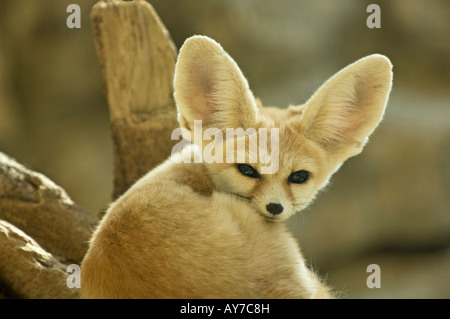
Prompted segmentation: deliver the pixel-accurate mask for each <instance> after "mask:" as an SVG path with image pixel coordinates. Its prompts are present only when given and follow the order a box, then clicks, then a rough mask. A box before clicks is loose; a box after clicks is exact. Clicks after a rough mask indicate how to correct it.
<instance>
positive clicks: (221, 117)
mask: <svg viewBox="0 0 450 319" xmlns="http://www.w3.org/2000/svg"><path fill="white" fill-rule="evenodd" d="M174 88H175V94H174V95H175V101H176V104H177V108H178V121H179V123H180V125H181V127H185V128H187V129H188V130H192V128H193V127H194V120H202V126H203V127H204V128H207V127H215V128H218V129H220V130H224V129H225V128H238V127H242V128H244V129H245V128H248V127H252V125H253V124H254V121H255V117H256V113H257V106H256V101H255V98H254V97H253V94H252V92H251V91H250V89H249V87H248V83H247V80H246V79H245V77H244V76H243V75H242V72H241V71H240V69H239V67H238V66H237V64H236V63H235V62H234V61H233V59H231V57H230V56H229V55H228V54H227V53H226V52H225V51H224V50H223V49H222V47H221V46H220V45H219V44H218V43H217V42H215V41H214V40H212V39H210V38H208V37H205V36H193V37H191V38H189V39H187V40H186V41H185V42H184V44H183V46H182V47H181V49H180V53H179V55H178V61H177V64H176V67H175V77H174Z"/></svg>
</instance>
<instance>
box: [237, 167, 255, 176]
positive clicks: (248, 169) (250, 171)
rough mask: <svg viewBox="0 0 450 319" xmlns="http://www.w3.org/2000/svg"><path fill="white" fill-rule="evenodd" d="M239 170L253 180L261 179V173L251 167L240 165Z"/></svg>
mask: <svg viewBox="0 0 450 319" xmlns="http://www.w3.org/2000/svg"><path fill="white" fill-rule="evenodd" d="M237 168H238V170H239V172H241V173H242V174H244V175H245V176H248V177H251V178H259V173H258V172H257V171H256V169H254V168H253V167H251V166H250V165H247V164H238V166H237Z"/></svg>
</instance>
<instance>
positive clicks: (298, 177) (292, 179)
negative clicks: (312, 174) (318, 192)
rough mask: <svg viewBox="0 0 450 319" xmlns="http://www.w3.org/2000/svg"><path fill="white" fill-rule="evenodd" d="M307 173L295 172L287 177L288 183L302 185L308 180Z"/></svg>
mask: <svg viewBox="0 0 450 319" xmlns="http://www.w3.org/2000/svg"><path fill="white" fill-rule="evenodd" d="M308 177H309V172H308V171H304V170H301V171H297V172H294V173H292V174H291V175H289V178H288V182H289V183H295V184H303V183H305V182H306V181H307V180H308Z"/></svg>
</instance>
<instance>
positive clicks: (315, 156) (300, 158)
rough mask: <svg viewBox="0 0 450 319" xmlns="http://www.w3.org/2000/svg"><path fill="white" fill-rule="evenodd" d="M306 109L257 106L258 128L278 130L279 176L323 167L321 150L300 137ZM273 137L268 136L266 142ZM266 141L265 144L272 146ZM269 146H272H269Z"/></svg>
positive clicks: (301, 107) (302, 107) (301, 106)
mask: <svg viewBox="0 0 450 319" xmlns="http://www.w3.org/2000/svg"><path fill="white" fill-rule="evenodd" d="M304 108H305V106H304V105H299V106H289V107H287V108H284V109H282V108H278V107H272V106H266V107H263V106H261V105H258V115H257V123H256V126H257V128H268V129H270V128H277V129H278V143H277V144H278V148H279V151H278V152H274V153H273V154H274V155H275V154H276V155H275V156H278V157H279V165H280V168H279V173H281V175H286V174H290V173H291V172H293V171H298V170H308V171H311V172H313V171H317V170H318V169H319V167H320V166H321V165H322V164H323V163H321V161H320V159H321V158H323V154H321V153H322V150H321V149H320V148H319V147H318V146H317V145H316V144H315V143H313V142H312V141H310V140H309V139H308V138H306V137H305V136H304V135H303V134H302V132H301V131H302V130H301V119H302V117H303V111H304ZM272 138H273V136H272V135H270V134H269V136H268V140H269V141H270V140H271V139H272ZM269 141H268V144H271V143H270V142H269ZM268 147H269V148H270V147H272V145H268Z"/></svg>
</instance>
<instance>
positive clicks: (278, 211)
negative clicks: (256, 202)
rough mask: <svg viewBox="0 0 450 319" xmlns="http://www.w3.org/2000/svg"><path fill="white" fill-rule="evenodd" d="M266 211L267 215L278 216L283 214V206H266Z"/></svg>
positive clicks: (272, 204) (273, 204) (271, 204)
mask: <svg viewBox="0 0 450 319" xmlns="http://www.w3.org/2000/svg"><path fill="white" fill-rule="evenodd" d="M266 209H267V211H268V212H269V213H271V214H273V215H278V214H281V213H282V212H283V206H281V204H278V203H270V204H267V205H266Z"/></svg>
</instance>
